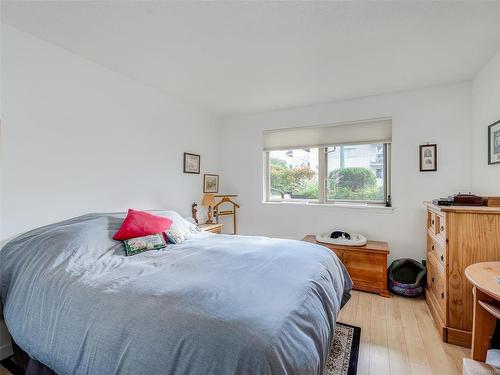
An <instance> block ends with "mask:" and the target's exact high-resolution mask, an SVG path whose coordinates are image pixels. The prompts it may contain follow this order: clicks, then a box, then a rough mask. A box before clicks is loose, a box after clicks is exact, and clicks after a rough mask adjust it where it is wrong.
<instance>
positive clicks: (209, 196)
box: [201, 193, 215, 224]
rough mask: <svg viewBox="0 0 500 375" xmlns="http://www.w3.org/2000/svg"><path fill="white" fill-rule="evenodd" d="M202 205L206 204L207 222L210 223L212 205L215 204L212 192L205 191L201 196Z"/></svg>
mask: <svg viewBox="0 0 500 375" xmlns="http://www.w3.org/2000/svg"><path fill="white" fill-rule="evenodd" d="M201 205H202V206H208V220H207V222H206V223H207V224H212V207H213V206H215V198H214V195H213V194H210V193H207V194H205V195H204V196H203V201H202V202H201Z"/></svg>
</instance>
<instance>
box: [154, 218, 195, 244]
mask: <svg viewBox="0 0 500 375" xmlns="http://www.w3.org/2000/svg"><path fill="white" fill-rule="evenodd" d="M155 214H156V215H158V216H163V217H167V218H169V219H170V220H172V225H171V226H170V229H169V230H168V231H167V232H166V235H167V238H168V240H169V241H170V242H173V243H175V244H179V243H182V242H184V241H185V240H187V239H188V238H189V237H190V236H191V234H193V233H195V232H198V231H199V229H198V227H197V225H196V224H194V223H190V222H189V221H187V220H186V219H184V218H183V217H182V216H181V215H179V214H178V213H177V212H175V211H160V212H155Z"/></svg>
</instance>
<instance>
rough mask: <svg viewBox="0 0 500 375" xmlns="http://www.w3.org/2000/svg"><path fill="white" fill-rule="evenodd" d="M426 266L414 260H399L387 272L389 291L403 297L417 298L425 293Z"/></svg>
mask: <svg viewBox="0 0 500 375" xmlns="http://www.w3.org/2000/svg"><path fill="white" fill-rule="evenodd" d="M426 274H427V271H426V269H425V266H424V265H423V264H421V263H419V262H417V261H416V260H414V259H408V258H406V259H397V260H395V261H394V262H392V264H391V265H390V266H389V268H388V270H387V277H388V279H389V280H388V281H389V282H388V284H389V290H390V291H391V292H393V293H396V294H400V295H402V296H409V297H417V296H420V295H421V294H422V293H423V292H424V286H425V276H426Z"/></svg>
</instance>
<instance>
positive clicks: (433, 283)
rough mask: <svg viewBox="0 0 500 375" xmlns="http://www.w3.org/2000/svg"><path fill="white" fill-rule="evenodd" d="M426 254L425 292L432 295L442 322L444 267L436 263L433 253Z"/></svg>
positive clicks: (444, 300) (444, 299) (444, 295)
mask: <svg viewBox="0 0 500 375" xmlns="http://www.w3.org/2000/svg"><path fill="white" fill-rule="evenodd" d="M427 254H428V256H427V291H428V292H430V293H432V294H433V296H434V299H435V301H436V302H437V305H438V306H439V309H440V310H441V311H440V313H441V318H442V319H443V320H444V311H445V305H446V303H445V302H446V292H445V280H444V267H443V266H442V265H440V264H439V263H438V260H437V259H436V256H435V255H434V254H433V253H427Z"/></svg>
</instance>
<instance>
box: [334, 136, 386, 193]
mask: <svg viewBox="0 0 500 375" xmlns="http://www.w3.org/2000/svg"><path fill="white" fill-rule="evenodd" d="M383 150H384V145H381V144H362V145H355V146H351V145H350V146H349V148H347V147H346V146H342V145H340V146H333V147H327V148H326V153H327V158H326V165H327V167H326V179H327V195H326V200H349V201H374V202H385V185H386V183H385V179H384V172H383V169H384V159H385V157H384V151H383ZM346 151H350V152H349V153H347V152H346Z"/></svg>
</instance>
